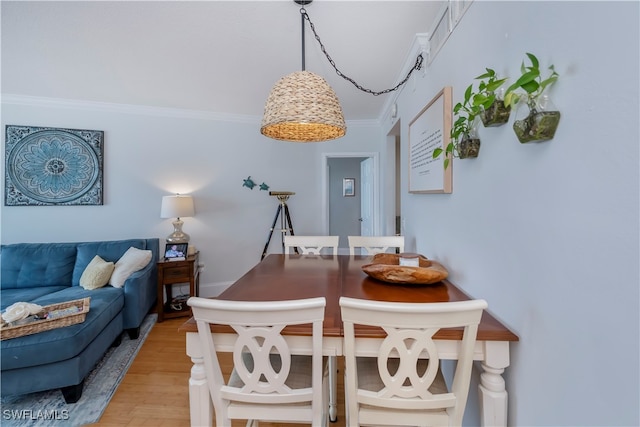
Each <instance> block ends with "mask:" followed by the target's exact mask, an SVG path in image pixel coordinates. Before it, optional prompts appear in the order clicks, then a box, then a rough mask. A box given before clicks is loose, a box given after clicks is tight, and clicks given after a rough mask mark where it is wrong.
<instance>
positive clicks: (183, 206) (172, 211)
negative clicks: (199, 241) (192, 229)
mask: <svg viewBox="0 0 640 427" xmlns="http://www.w3.org/2000/svg"><path fill="white" fill-rule="evenodd" d="M194 214H195V209H194V206H193V197H191V196H181V195H180V194H176V195H175V196H164V197H162V207H161V208H160V218H176V220H175V221H173V233H171V234H169V235H168V236H167V243H187V242H189V235H188V234H187V233H185V232H184V231H182V224H184V223H183V222H182V220H180V218H184V217H189V216H193V215H194Z"/></svg>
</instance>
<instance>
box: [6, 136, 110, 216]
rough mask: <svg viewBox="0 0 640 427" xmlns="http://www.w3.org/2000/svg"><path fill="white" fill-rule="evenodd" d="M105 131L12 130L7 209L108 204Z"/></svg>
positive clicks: (7, 138)
mask: <svg viewBox="0 0 640 427" xmlns="http://www.w3.org/2000/svg"><path fill="white" fill-rule="evenodd" d="M103 157H104V132H103V131H99V130H83V129H59V128H50V127H33V126H14V125H7V127H6V138H5V161H6V164H5V186H4V188H5V193H4V204H5V206H61V205H102V165H103Z"/></svg>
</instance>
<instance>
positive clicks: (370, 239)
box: [348, 236, 404, 255]
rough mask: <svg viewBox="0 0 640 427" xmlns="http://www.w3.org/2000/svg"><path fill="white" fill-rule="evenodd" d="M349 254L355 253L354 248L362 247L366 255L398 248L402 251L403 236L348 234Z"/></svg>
mask: <svg viewBox="0 0 640 427" xmlns="http://www.w3.org/2000/svg"><path fill="white" fill-rule="evenodd" d="M348 239H349V255H355V254H356V248H363V249H364V250H365V251H366V253H367V254H368V255H375V254H378V253H382V252H387V250H389V248H398V250H399V252H401V253H402V252H404V236H349V237H348Z"/></svg>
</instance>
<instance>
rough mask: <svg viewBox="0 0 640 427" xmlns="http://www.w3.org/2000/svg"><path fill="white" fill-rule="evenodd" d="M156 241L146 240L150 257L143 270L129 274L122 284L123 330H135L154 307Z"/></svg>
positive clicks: (156, 262)
mask: <svg viewBox="0 0 640 427" xmlns="http://www.w3.org/2000/svg"><path fill="white" fill-rule="evenodd" d="M158 244H159V243H158V239H148V241H147V249H149V250H151V253H152V257H151V261H149V264H147V265H146V266H145V267H144V268H143V269H141V270H138V271H136V272H134V273H133V274H131V276H129V278H128V279H127V280H126V281H125V282H124V287H123V290H124V309H123V327H124V329H136V328H138V327H139V326H140V325H141V324H142V321H143V320H144V318H145V316H146V315H147V313H149V310H150V309H151V308H152V307H154V306H155V302H156V297H157V294H158V287H157V286H158V285H157V284H158V266H157V264H158V247H159V246H158Z"/></svg>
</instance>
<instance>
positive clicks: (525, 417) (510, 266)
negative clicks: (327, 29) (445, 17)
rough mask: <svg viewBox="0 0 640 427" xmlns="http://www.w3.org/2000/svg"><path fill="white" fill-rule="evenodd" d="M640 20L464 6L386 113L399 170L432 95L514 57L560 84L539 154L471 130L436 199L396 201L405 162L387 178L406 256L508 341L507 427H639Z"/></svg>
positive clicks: (621, 10) (626, 15)
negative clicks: (454, 290)
mask: <svg viewBox="0 0 640 427" xmlns="http://www.w3.org/2000/svg"><path fill="white" fill-rule="evenodd" d="M638 6H639V3H638V2H624V3H621V2H485V1H477V0H476V1H475V2H474V3H473V4H472V5H471V7H470V8H469V10H468V11H467V13H466V15H465V16H464V17H463V19H462V21H461V22H460V24H459V25H458V27H457V28H456V29H455V31H454V33H453V34H452V35H451V37H450V38H449V40H448V41H447V44H446V45H445V47H444V49H443V50H442V51H441V52H440V53H439V54H438V56H437V57H436V59H435V61H434V62H433V63H432V64H431V66H430V67H429V68H428V69H427V72H426V75H425V76H424V77H422V78H418V79H416V80H415V84H414V86H413V87H411V86H408V87H406V88H405V89H404V91H403V93H402V95H401V96H400V98H399V100H398V104H399V111H400V115H399V116H400V119H401V123H402V132H401V137H402V158H403V159H406V158H407V143H408V139H407V138H408V128H407V126H408V123H409V122H410V121H411V120H412V119H413V117H415V115H416V114H417V113H418V112H419V111H420V110H421V109H422V108H423V107H424V106H425V105H426V104H427V103H428V102H429V100H430V99H431V98H432V97H433V96H434V95H435V94H436V93H437V92H438V91H439V90H440V89H442V87H444V86H452V87H453V93H454V95H453V98H454V103H455V102H458V101H460V100H461V98H462V95H463V91H464V89H465V88H466V87H467V86H468V85H469V84H470V83H471V82H472V81H473V79H474V77H476V76H478V75H479V74H481V73H483V72H484V69H485V67H490V68H494V69H495V70H496V71H497V72H498V73H499V74H500V75H503V76H516V75H517V74H518V73H519V67H520V63H521V62H522V60H523V59H524V58H525V52H532V53H534V54H535V55H537V56H538V58H539V59H540V61H541V64H542V65H543V66H544V67H546V66H548V65H549V64H555V67H556V70H557V71H558V73H559V74H560V79H559V81H558V83H557V84H556V85H555V87H553V89H552V90H551V97H552V100H553V101H554V102H555V104H556V106H557V107H559V109H560V110H561V112H562V118H561V120H560V126H559V129H558V131H557V133H556V135H555V138H554V139H553V140H551V141H547V142H543V143H529V144H525V145H522V144H520V143H519V142H518V140H517V139H516V137H515V134H514V133H513V130H512V129H511V125H512V121H510V122H509V124H508V125H506V126H502V127H498V128H489V129H484V128H482V129H481V130H480V132H481V135H480V136H481V140H482V148H481V150H480V157H479V158H477V159H473V160H457V159H456V160H455V161H454V165H453V194H450V195H418V194H408V193H407V191H406V189H407V179H406V176H407V173H406V160H405V163H404V164H403V168H404V169H403V172H402V174H401V177H402V179H403V183H402V188H403V194H402V214H403V216H404V218H405V219H406V228H405V231H406V237H407V243H408V247H407V250H410V251H414V250H415V251H417V252H419V253H422V254H424V255H426V256H428V257H430V258H434V259H437V260H439V261H441V262H443V263H444V264H445V265H446V266H447V267H448V268H449V270H450V272H451V276H450V279H451V281H452V282H454V283H456V284H457V285H459V286H460V287H462V288H463V289H464V290H465V291H466V292H468V293H469V294H470V295H472V296H474V297H481V298H485V299H486V300H487V301H488V302H489V307H490V311H492V312H493V313H494V314H495V315H496V316H497V317H498V318H500V319H501V320H502V321H503V322H504V323H505V324H507V325H508V326H509V327H510V328H511V329H512V330H513V331H514V332H515V333H517V334H518V335H519V337H520V342H518V343H516V344H514V345H512V347H511V348H512V353H511V354H512V358H511V367H510V368H508V369H507V371H506V374H505V378H506V382H507V389H508V391H509V393H510V394H509V410H510V412H509V424H510V425H514V426H560V425H563V426H578V425H580V426H587V425H591V426H603V425H616V426H622V425H626V426H631V425H633V426H637V425H639V424H640V418H639V415H638V402H639V401H640V395H639V391H638V387H639V364H640V363H639V350H638V348H639V336H640V331H639V317H638V313H639V283H640V280H639V257H640V255H639V248H638V246H639V245H638V242H639V239H638V237H639V227H638V222H639V213H638V207H639V200H638V198H639V197H638V196H639V177H638V169H639V156H638V145H639V141H640V136H639V126H638V123H639V117H640V115H639V108H638V100H639V90H638V84H639V71H638V66H639V63H640V61H639V57H638V55H639V34H638V16H639V7H638ZM512 81H513V80H512ZM384 126H385V130H384V132H383V133H385V134H386V133H388V131H389V129H390V128H391V126H392V124H390V123H385V124H384ZM387 127H388V128H389V129H387ZM469 404H470V406H469V409H470V411H468V413H467V417H466V418H465V423H466V424H467V425H477V423H478V418H477V417H478V416H477V407H476V404H475V399H473V398H471V399H470V400H469Z"/></svg>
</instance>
